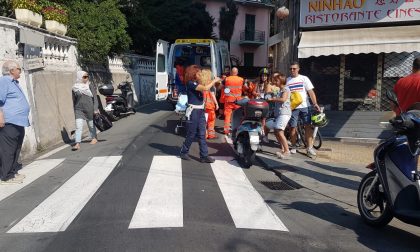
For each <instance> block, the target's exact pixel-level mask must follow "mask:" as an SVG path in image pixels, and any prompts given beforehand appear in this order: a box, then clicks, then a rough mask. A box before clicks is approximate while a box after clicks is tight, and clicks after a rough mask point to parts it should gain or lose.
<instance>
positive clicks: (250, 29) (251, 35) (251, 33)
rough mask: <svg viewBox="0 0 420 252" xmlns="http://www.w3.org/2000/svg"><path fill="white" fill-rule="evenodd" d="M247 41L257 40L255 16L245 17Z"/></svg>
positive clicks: (247, 15)
mask: <svg viewBox="0 0 420 252" xmlns="http://www.w3.org/2000/svg"><path fill="white" fill-rule="evenodd" d="M245 40H249V41H254V40H255V15H249V14H246V16H245Z"/></svg>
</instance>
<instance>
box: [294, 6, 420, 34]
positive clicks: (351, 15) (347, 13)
mask: <svg viewBox="0 0 420 252" xmlns="http://www.w3.org/2000/svg"><path fill="white" fill-rule="evenodd" d="M408 21H420V0H301V4H300V27H303V28H305V27H319V26H337V25H352V24H368V23H395V22H408Z"/></svg>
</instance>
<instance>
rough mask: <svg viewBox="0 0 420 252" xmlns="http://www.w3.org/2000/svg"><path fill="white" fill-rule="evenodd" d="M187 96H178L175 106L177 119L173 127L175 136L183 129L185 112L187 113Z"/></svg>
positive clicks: (185, 119)
mask: <svg viewBox="0 0 420 252" xmlns="http://www.w3.org/2000/svg"><path fill="white" fill-rule="evenodd" d="M187 103H188V96H187V95H186V94H180V95H179V96H178V101H177V103H176V105H175V113H176V114H177V115H178V117H179V119H178V122H177V123H176V126H175V134H177V135H178V134H179V133H180V128H185V123H186V121H187V116H186V111H187Z"/></svg>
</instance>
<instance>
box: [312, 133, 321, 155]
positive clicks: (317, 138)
mask: <svg viewBox="0 0 420 252" xmlns="http://www.w3.org/2000/svg"><path fill="white" fill-rule="evenodd" d="M313 146H314V148H315V149H317V150H318V149H319V148H321V146H322V135H321V133H320V132H319V130H318V131H317V132H316V136H315V138H314V145H313Z"/></svg>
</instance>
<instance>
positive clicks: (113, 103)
mask: <svg viewBox="0 0 420 252" xmlns="http://www.w3.org/2000/svg"><path fill="white" fill-rule="evenodd" d="M131 84H132V83H131V82H129V81H124V82H121V83H120V84H118V86H117V89H120V90H121V94H115V95H114V87H113V85H112V84H106V85H102V86H101V87H99V93H101V94H102V95H105V96H106V97H105V101H106V107H105V109H104V110H105V112H106V113H107V114H108V115H109V117H110V118H111V119H112V120H113V121H117V120H118V119H120V118H121V117H123V116H127V115H130V114H134V113H136V111H135V109H134V94H133V89H132V88H131Z"/></svg>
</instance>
